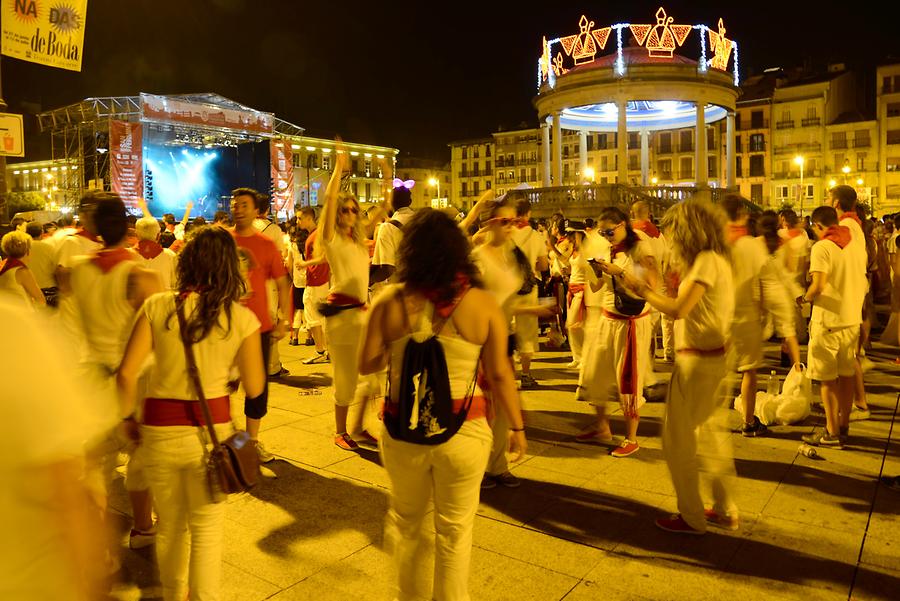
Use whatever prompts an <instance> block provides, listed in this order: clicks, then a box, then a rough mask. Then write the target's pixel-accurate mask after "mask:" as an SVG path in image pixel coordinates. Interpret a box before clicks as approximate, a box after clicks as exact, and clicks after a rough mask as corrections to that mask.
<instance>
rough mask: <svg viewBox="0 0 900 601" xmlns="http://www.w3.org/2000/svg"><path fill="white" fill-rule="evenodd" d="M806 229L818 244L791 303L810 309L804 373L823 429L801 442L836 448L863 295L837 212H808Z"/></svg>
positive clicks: (849, 393) (844, 422)
mask: <svg viewBox="0 0 900 601" xmlns="http://www.w3.org/2000/svg"><path fill="white" fill-rule="evenodd" d="M812 229H813V232H814V233H815V235H816V237H817V238H818V240H819V241H818V242H816V243H815V244H814V245H813V247H812V251H811V253H810V261H809V273H810V276H811V277H812V283H811V284H810V285H809V288H808V289H807V290H806V292H805V293H804V294H803V295H802V296H801V297H800V298H798V299H797V302H798V303H812V306H813V307H812V317H811V319H810V326H809V348H808V355H809V356H808V358H807V365H808V372H807V373H808V375H809V377H810V378H811V379H813V380H819V382H820V383H821V394H822V404H823V406H824V407H825V428H826V429H825V431H824V432H822V431H815V432H813V433H812V434H808V435H806V436H804V437H803V440H804V441H805V442H807V443H809V444H813V445H821V446H828V447H832V448H842V446H843V442H844V437H845V436H846V432H847V430H849V425H850V421H849V420H850V409H851V407H852V405H853V394H854V387H855V378H856V365H857V361H856V352H857V347H858V342H859V326H860V324H861V323H862V305H863V295H861V294H860V293H859V292H858V291H857V289H856V288H855V286H856V283H855V280H854V274H853V273H852V272H853V270H854V269H856V268H857V266H856V265H855V264H854V259H855V257H854V256H853V251H852V248H851V246H852V244H853V236H852V232H851V229H850V228H849V227H847V226H845V225H843V224H842V223H841V224H839V223H838V214H837V212H836V211H835V210H834V208H832V207H819V208H818V209H816V210H815V211H813V214H812ZM845 428H846V429H847V430H845Z"/></svg>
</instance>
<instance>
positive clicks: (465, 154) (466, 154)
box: [462, 146, 469, 196]
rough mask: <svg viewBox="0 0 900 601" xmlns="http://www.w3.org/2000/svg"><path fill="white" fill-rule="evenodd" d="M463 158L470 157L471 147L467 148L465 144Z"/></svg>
mask: <svg viewBox="0 0 900 601" xmlns="http://www.w3.org/2000/svg"><path fill="white" fill-rule="evenodd" d="M462 158H464V159H467V158H469V149H468V148H466V147H465V146H463V149H462ZM463 196H465V194H464V195H463Z"/></svg>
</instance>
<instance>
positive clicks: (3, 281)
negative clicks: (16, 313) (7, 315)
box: [0, 267, 31, 307]
mask: <svg viewBox="0 0 900 601" xmlns="http://www.w3.org/2000/svg"><path fill="white" fill-rule="evenodd" d="M20 269H23V267H13V268H12V269H7V270H6V271H5V272H4V273H3V275H0V292H2V293H4V294H6V295H7V296H9V297H12V298H15V299H16V300H21V301H23V302H24V303H25V304H26V305H27V306H28V307H31V297H30V296H28V293H27V292H25V289H24V288H22V285H21V284H20V283H19V281H18V280H17V279H16V274H17V273H19V270H20Z"/></svg>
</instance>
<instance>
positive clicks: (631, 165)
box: [628, 154, 641, 171]
mask: <svg viewBox="0 0 900 601" xmlns="http://www.w3.org/2000/svg"><path fill="white" fill-rule="evenodd" d="M640 168H641V164H640V157H639V156H638V155H636V154H632V155H629V156H628V169H629V171H637V170H638V169H640Z"/></svg>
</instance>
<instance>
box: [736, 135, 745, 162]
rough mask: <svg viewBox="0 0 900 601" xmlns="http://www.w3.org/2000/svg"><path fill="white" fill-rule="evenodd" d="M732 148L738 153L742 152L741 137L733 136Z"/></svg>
mask: <svg viewBox="0 0 900 601" xmlns="http://www.w3.org/2000/svg"><path fill="white" fill-rule="evenodd" d="M734 150H735V152H739V153H740V152H744V150H743V147H742V146H741V137H740V136H735V137H734ZM739 158H740V157H739Z"/></svg>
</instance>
